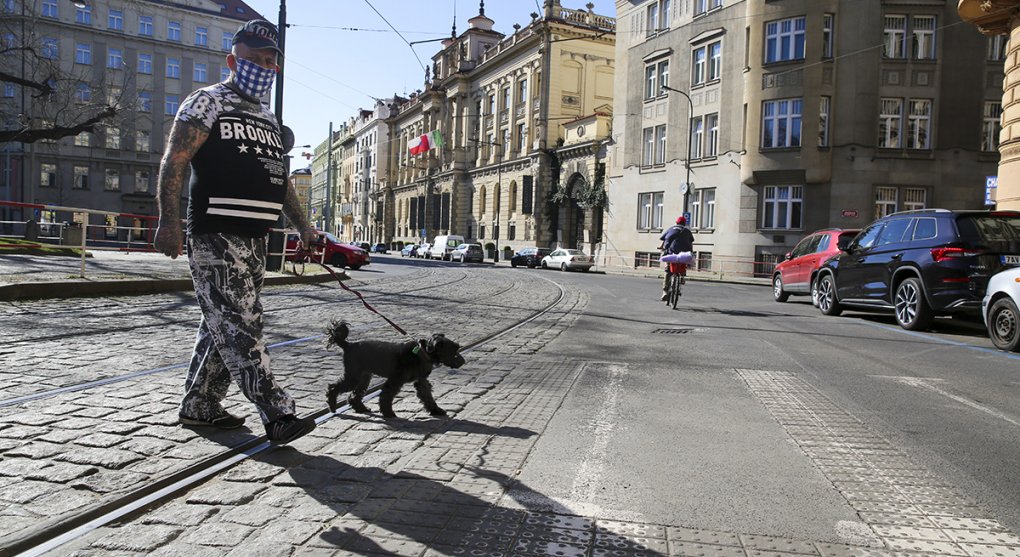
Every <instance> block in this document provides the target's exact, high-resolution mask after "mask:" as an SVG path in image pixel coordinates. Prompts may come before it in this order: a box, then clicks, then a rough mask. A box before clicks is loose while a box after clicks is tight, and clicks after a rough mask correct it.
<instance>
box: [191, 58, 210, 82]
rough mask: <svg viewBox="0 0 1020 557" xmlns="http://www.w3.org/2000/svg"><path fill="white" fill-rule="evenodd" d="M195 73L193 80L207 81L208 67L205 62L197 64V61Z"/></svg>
mask: <svg viewBox="0 0 1020 557" xmlns="http://www.w3.org/2000/svg"><path fill="white" fill-rule="evenodd" d="M193 73H194V74H195V75H194V76H193V79H192V80H193V81H194V82H196V83H205V81H206V79H208V77H207V75H206V73H207V72H206V69H205V64H197V63H196V64H195V71H194V72H193Z"/></svg>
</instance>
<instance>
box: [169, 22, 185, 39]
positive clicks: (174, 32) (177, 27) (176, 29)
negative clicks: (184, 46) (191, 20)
mask: <svg viewBox="0 0 1020 557" xmlns="http://www.w3.org/2000/svg"><path fill="white" fill-rule="evenodd" d="M166 40H168V41H174V42H178V43H179V42H181V22H179V21H169V22H167V24H166Z"/></svg>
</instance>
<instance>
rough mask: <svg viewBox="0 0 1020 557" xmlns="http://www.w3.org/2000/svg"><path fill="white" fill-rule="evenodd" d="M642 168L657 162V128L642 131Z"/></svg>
mask: <svg viewBox="0 0 1020 557" xmlns="http://www.w3.org/2000/svg"><path fill="white" fill-rule="evenodd" d="M641 137H642V140H641V166H652V162H653V161H654V160H655V128H645V129H644V130H641Z"/></svg>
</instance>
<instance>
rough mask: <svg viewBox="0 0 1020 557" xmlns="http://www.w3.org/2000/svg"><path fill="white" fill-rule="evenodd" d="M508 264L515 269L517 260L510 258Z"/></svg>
mask: <svg viewBox="0 0 1020 557" xmlns="http://www.w3.org/2000/svg"><path fill="white" fill-rule="evenodd" d="M510 266H511V267H513V268H514V269H516V268H517V262H516V261H514V260H513V259H511V260H510Z"/></svg>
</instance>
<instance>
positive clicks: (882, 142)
mask: <svg viewBox="0 0 1020 557" xmlns="http://www.w3.org/2000/svg"><path fill="white" fill-rule="evenodd" d="M902 126H903V99H882V111H881V113H880V114H879V116H878V146H879V148H883V149H899V148H900V147H902V145H903V144H902V143H901V137H900V128H901V127H902Z"/></svg>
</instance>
